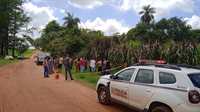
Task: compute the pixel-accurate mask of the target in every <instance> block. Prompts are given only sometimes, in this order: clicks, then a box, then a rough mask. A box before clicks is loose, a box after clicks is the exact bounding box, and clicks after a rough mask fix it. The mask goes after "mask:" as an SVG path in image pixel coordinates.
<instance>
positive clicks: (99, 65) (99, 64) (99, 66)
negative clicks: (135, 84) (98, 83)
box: [97, 59, 103, 75]
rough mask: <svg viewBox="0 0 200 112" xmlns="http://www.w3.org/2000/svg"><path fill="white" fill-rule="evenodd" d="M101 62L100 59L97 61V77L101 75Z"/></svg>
mask: <svg viewBox="0 0 200 112" xmlns="http://www.w3.org/2000/svg"><path fill="white" fill-rule="evenodd" d="M102 65H103V64H102V60H101V59H99V60H98V61H97V66H98V74H99V75H101V74H102Z"/></svg>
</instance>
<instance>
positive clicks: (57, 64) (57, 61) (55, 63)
mask: <svg viewBox="0 0 200 112" xmlns="http://www.w3.org/2000/svg"><path fill="white" fill-rule="evenodd" d="M53 64H54V71H55V72H58V66H59V59H58V57H57V58H55V59H54V62H53Z"/></svg>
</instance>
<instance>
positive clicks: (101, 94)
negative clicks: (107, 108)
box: [98, 86, 110, 105]
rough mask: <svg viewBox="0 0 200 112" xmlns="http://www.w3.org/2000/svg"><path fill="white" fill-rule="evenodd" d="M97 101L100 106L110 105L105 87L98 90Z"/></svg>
mask: <svg viewBox="0 0 200 112" xmlns="http://www.w3.org/2000/svg"><path fill="white" fill-rule="evenodd" d="M98 99H99V102H100V103H101V104H104V105H107V104H109V103H110V99H109V96H108V91H107V90H106V87H104V86H102V87H100V88H99V89H98Z"/></svg>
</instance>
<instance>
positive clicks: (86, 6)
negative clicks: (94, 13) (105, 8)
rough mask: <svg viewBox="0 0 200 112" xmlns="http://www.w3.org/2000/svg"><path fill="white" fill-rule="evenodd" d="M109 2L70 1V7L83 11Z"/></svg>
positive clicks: (101, 0)
mask: <svg viewBox="0 0 200 112" xmlns="http://www.w3.org/2000/svg"><path fill="white" fill-rule="evenodd" d="M104 2H107V0H68V3H69V4H70V5H73V6H74V7H78V8H83V9H93V8H94V7H96V6H101V5H103V3H104Z"/></svg>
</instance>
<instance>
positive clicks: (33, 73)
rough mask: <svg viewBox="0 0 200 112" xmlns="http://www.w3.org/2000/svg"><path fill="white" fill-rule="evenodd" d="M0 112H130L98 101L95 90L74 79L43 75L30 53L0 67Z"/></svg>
mask: <svg viewBox="0 0 200 112" xmlns="http://www.w3.org/2000/svg"><path fill="white" fill-rule="evenodd" d="M0 112H133V110H131V109H129V108H127V107H124V106H122V105H119V104H117V103H112V104H111V105H109V106H104V105H101V104H100V103H99V102H98V100H97V93H96V92H95V90H94V89H91V88H89V87H87V86H85V85H83V84H81V83H78V82H77V81H76V79H75V80H73V81H70V80H68V81H65V80H64V76H63V75H61V76H60V79H57V80H56V79H55V74H53V75H50V78H44V77H43V67H42V66H37V65H36V64H35V63H34V59H33V57H31V58H30V59H25V60H22V61H20V62H17V63H14V64H10V65H6V66H3V67H0Z"/></svg>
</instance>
